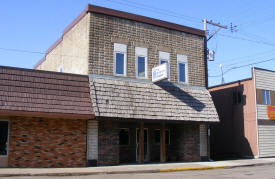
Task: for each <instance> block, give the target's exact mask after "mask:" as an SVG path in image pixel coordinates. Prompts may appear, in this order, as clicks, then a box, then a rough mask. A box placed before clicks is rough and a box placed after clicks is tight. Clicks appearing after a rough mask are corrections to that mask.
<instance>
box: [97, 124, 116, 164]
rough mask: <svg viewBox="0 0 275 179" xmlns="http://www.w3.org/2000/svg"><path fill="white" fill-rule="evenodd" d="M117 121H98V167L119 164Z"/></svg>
mask: <svg viewBox="0 0 275 179" xmlns="http://www.w3.org/2000/svg"><path fill="white" fill-rule="evenodd" d="M118 124H119V123H118V122H117V121H109V120H99V127H98V162H97V164H98V165H101V166H102V165H116V164H119V131H118V130H119V128H118Z"/></svg>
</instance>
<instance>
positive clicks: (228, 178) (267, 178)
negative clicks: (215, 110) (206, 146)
mask: <svg viewBox="0 0 275 179" xmlns="http://www.w3.org/2000/svg"><path fill="white" fill-rule="evenodd" d="M29 178H31V179H52V178H56V179H65V178H66V179H88V178H96V179H129V178H132V179H144V178H152V179H166V178H167V179H168V178H169V179H171V178H186V179H213V178H215V179H220V178H225V179H239V178H241V179H246V178H249V179H254V178H255V179H259V178H262V179H275V164H274V165H264V166H253V167H238V168H232V169H215V170H200V171H183V172H165V173H144V174H106V175H89V176H58V177H52V176H50V177H47V176H45V177H41V176H33V177H30V176H27V177H4V178H2V179H29Z"/></svg>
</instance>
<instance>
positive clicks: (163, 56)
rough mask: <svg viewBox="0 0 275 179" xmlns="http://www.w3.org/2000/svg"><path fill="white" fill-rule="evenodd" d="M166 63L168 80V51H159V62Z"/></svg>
mask: <svg viewBox="0 0 275 179" xmlns="http://www.w3.org/2000/svg"><path fill="white" fill-rule="evenodd" d="M164 63H167V72H168V80H170V53H168V52H163V51H159V64H160V65H161V64H164Z"/></svg>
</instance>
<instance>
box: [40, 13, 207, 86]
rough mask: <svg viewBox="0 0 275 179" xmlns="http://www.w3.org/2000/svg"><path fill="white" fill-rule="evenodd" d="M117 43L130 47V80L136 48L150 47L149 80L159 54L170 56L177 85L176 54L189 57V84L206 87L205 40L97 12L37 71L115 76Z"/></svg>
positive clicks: (56, 47) (68, 35)
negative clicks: (163, 52) (115, 49)
mask: <svg viewBox="0 0 275 179" xmlns="http://www.w3.org/2000/svg"><path fill="white" fill-rule="evenodd" d="M114 43H122V44H126V45H127V72H126V73H127V77H130V78H136V69H135V63H136V62H135V60H136V58H135V47H145V48H148V67H147V73H148V79H149V80H151V70H152V68H153V67H154V66H156V65H158V64H159V57H158V51H165V52H169V53H170V65H171V66H170V73H171V74H170V79H171V80H170V81H171V82H172V83H177V82H178V70H177V54H183V55H186V56H187V58H188V81H189V84H190V85H195V86H205V59H204V45H203V37H201V36H198V35H192V34H188V33H185V32H180V31H176V30H169V29H167V28H163V27H158V26H154V25H149V24H145V23H141V22H136V21H133V20H126V19H122V18H117V17H111V16H107V15H103V14H97V13H91V12H90V13H87V14H86V15H85V16H84V17H83V18H82V19H81V20H80V21H79V22H78V23H77V24H76V25H75V26H74V27H72V28H71V29H70V30H69V31H68V32H66V33H65V34H64V35H63V36H62V37H61V41H60V42H59V43H58V45H53V48H50V52H49V54H47V55H46V57H45V60H44V61H43V62H42V63H41V64H39V65H37V66H36V69H40V70H50V71H58V68H59V67H62V68H63V72H68V73H78V74H99V75H110V76H113V75H114V70H113V68H114V59H113V58H114Z"/></svg>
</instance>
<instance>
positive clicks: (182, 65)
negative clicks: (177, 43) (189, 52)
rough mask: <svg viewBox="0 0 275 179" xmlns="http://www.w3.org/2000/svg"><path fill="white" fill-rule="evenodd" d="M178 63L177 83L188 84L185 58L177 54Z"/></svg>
mask: <svg viewBox="0 0 275 179" xmlns="http://www.w3.org/2000/svg"><path fill="white" fill-rule="evenodd" d="M177 61H178V82H179V83H188V63H187V56H186V55H181V54H177Z"/></svg>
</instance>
